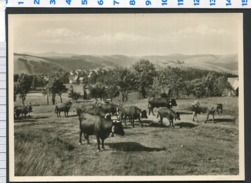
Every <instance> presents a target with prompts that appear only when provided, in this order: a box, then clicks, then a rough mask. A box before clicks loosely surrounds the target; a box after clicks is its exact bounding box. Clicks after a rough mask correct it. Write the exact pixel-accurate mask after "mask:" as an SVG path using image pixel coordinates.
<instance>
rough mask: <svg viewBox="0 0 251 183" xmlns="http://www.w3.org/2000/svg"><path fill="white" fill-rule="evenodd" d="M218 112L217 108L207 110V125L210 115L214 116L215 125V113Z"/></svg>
mask: <svg viewBox="0 0 251 183" xmlns="http://www.w3.org/2000/svg"><path fill="white" fill-rule="evenodd" d="M216 111H217V106H216V107H212V108H209V109H208V110H207V118H206V120H205V123H207V120H208V118H209V115H212V116H213V122H214V123H215V121H214V115H215V112H216Z"/></svg>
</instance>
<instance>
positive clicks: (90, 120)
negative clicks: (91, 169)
mask: <svg viewBox="0 0 251 183" xmlns="http://www.w3.org/2000/svg"><path fill="white" fill-rule="evenodd" d="M71 105H72V102H71V101H68V102H66V103H60V104H56V106H55V113H56V114H57V117H61V112H64V116H65V117H68V113H69V111H70V108H71ZM174 106H177V103H176V100H175V99H166V98H156V97H151V98H149V100H148V110H149V112H148V115H150V114H151V113H152V114H153V115H154V112H153V109H154V108H160V109H159V110H158V114H157V118H160V120H159V123H160V124H161V125H163V118H167V119H168V120H169V122H170V127H174V125H173V120H180V113H179V112H175V111H174V110H173V109H172V108H173V107H174ZM191 110H192V112H193V121H194V120H195V118H197V114H200V113H204V112H206V113H207V118H206V120H205V123H206V122H207V121H208V118H209V115H212V118H213V122H215V121H214V115H215V112H218V113H220V112H221V113H222V111H223V105H222V104H217V105H216V106H214V107H212V108H209V109H207V110H206V111H205V110H203V108H202V107H201V106H200V104H199V102H198V101H196V102H194V103H193V104H192V108H191ZM30 112H32V107H31V105H29V106H25V105H24V106H15V107H14V118H15V119H18V118H20V116H21V117H22V118H23V117H24V118H26V116H27V114H28V113H30ZM76 113H77V115H78V120H79V128H80V133H79V143H80V144H82V134H83V135H84V138H85V139H86V140H87V143H88V144H90V142H89V135H95V136H96V138H97V143H98V151H100V150H101V149H100V144H101V143H102V148H104V140H105V139H106V138H107V137H108V136H109V135H110V134H112V136H114V134H118V135H124V134H125V132H124V130H123V125H122V122H124V123H125V125H126V126H127V123H126V120H129V121H130V122H131V125H132V127H134V121H135V120H138V121H139V122H140V124H141V127H143V122H142V119H144V118H145V119H147V118H148V116H147V111H146V110H142V109H140V108H138V107H137V106H123V105H119V106H118V105H115V104H113V103H109V102H106V103H96V104H92V105H84V104H83V105H81V106H78V107H77V108H76ZM197 122H198V118H197Z"/></svg>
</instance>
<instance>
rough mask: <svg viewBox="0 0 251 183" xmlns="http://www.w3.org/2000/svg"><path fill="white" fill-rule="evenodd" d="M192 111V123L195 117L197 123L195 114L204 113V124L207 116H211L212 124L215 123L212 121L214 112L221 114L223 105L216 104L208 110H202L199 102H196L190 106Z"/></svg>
mask: <svg viewBox="0 0 251 183" xmlns="http://www.w3.org/2000/svg"><path fill="white" fill-rule="evenodd" d="M192 111H193V121H194V118H195V117H196V118H197V122H199V121H198V117H197V114H200V113H202V112H204V113H207V118H206V120H205V123H206V122H207V121H208V119H209V115H212V117H213V122H214V123H215V121H214V116H215V112H218V114H219V113H222V111H223V105H222V104H217V105H216V106H213V107H208V108H205V109H203V108H202V107H200V104H199V102H196V103H194V104H193V105H192Z"/></svg>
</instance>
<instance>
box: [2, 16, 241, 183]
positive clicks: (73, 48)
mask: <svg viewBox="0 0 251 183" xmlns="http://www.w3.org/2000/svg"><path fill="white" fill-rule="evenodd" d="M7 18H8V44H7V45H8V54H7V56H8V60H7V64H8V65H7V67H8V70H7V71H8V75H7V80H8V132H9V133H8V135H9V137H8V138H9V149H8V150H9V157H8V158H9V159H8V161H9V178H10V181H33V182H34V181H132V180H134V181H137V180H138V181H149V180H152V181H179V180H244V178H245V172H244V94H243V93H244V84H243V80H244V79H243V62H244V61H243V14H242V13H126V14H123V13H109V14H107V13H98V14H94V13H85V14H74V13H72V14H8V17H7Z"/></svg>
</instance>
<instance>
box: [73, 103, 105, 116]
mask: <svg viewBox="0 0 251 183" xmlns="http://www.w3.org/2000/svg"><path fill="white" fill-rule="evenodd" d="M76 113H77V115H78V117H81V115H82V113H88V114H92V115H97V116H101V117H105V115H106V114H107V113H105V112H103V111H102V109H101V107H96V106H95V105H94V106H80V107H77V108H76Z"/></svg>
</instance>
